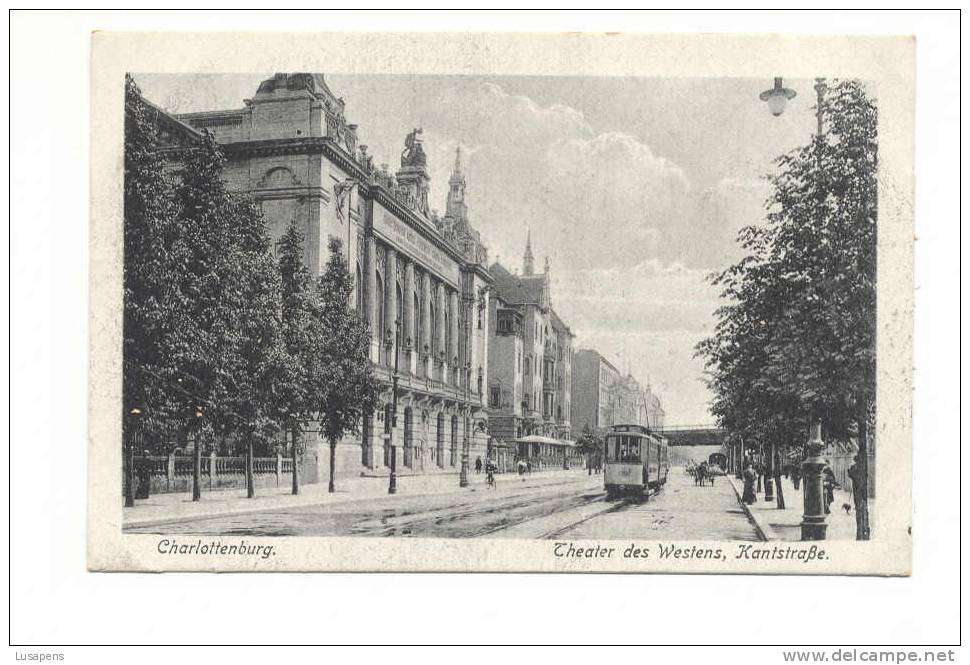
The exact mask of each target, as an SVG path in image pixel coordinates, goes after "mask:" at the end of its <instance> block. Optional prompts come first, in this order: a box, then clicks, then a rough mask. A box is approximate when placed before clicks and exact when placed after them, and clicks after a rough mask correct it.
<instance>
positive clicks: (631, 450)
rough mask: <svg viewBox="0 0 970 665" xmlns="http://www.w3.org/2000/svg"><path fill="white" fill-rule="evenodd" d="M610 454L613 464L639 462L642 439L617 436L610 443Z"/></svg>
mask: <svg viewBox="0 0 970 665" xmlns="http://www.w3.org/2000/svg"><path fill="white" fill-rule="evenodd" d="M609 453H610V458H611V461H613V462H639V461H640V439H638V438H637V437H635V436H617V437H614V438H613V440H612V441H611V442H610V446H609Z"/></svg>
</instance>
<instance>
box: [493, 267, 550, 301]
mask: <svg viewBox="0 0 970 665" xmlns="http://www.w3.org/2000/svg"><path fill="white" fill-rule="evenodd" d="M488 271H489V272H490V273H491V275H492V278H493V279H494V280H495V290H496V291H497V292H498V295H499V297H500V298H501V299H502V300H504V301H505V302H507V303H508V304H510V305H537V306H540V307H541V306H542V304H543V302H542V295H543V292H544V291H545V288H546V276H545V275H531V276H526V275H513V274H512V273H510V272H509V271H508V270H506V269H505V267H503V266H502V264H500V263H498V262H496V263H493V264H492V266H491V267H490V268H489V269H488Z"/></svg>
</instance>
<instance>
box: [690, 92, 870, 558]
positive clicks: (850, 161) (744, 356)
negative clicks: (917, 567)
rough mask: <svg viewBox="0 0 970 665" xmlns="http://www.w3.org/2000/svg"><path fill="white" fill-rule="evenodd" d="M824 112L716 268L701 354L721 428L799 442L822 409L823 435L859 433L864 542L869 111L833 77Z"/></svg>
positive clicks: (865, 534) (859, 523) (861, 96)
mask: <svg viewBox="0 0 970 665" xmlns="http://www.w3.org/2000/svg"><path fill="white" fill-rule="evenodd" d="M822 113H823V118H824V119H825V121H826V125H827V130H826V131H825V133H824V134H823V135H821V136H817V137H816V138H815V140H814V141H813V142H812V144H810V145H806V146H803V147H801V148H798V149H796V150H794V151H793V152H791V153H789V154H787V155H784V156H782V157H781V158H779V160H778V162H777V164H778V167H779V170H778V172H777V173H776V174H775V175H774V176H772V177H771V178H770V180H771V182H772V184H773V186H774V192H773V194H772V195H771V197H770V199H769V201H768V214H767V219H766V222H765V224H764V225H763V226H755V227H747V228H745V229H743V230H742V232H741V233H740V234H739V241H740V243H741V245H742V247H743V248H744V249H745V250H746V256H745V257H744V258H743V259H741V261H739V262H738V263H737V264H735V265H733V266H731V267H729V268H728V269H727V270H725V271H724V272H722V273H720V274H718V275H716V276H715V277H714V278H713V282H714V283H715V284H717V285H719V286H720V287H721V288H722V294H721V295H722V297H723V298H724V299H725V300H726V301H727V304H725V305H724V306H723V307H721V308H720V309H719V310H718V312H717V314H716V316H717V319H718V322H717V326H716V328H715V331H714V335H713V336H712V337H711V338H709V339H707V340H704V341H702V342H701V343H700V344H699V345H698V353H699V354H701V355H703V356H704V357H705V358H706V361H707V368H708V376H709V385H710V387H711V389H712V391H713V393H714V400H713V403H712V410H713V412H714V414H715V416H716V417H717V418H718V419H719V421H720V423H721V424H722V426H724V427H726V428H727V429H728V430H730V431H732V432H735V433H738V434H742V435H746V438H749V439H750V438H754V439H756V440H760V441H762V442H772V443H774V442H781V443H782V444H783V445H784V444H788V445H798V444H800V443H802V442H803V441H804V433H805V431H806V429H807V425H808V423H809V422H811V421H813V420H816V419H820V420H821V421H822V423H823V427H824V429H825V431H826V433H827V436H828V437H829V438H830V439H836V440H843V441H845V440H847V439H849V438H850V437H852V438H855V439H856V440H857V442H858V454H857V456H856V465H855V468H854V469H853V476H854V478H855V480H854V482H853V494H854V501H855V504H856V527H857V528H856V537H857V538H858V539H860V540H866V539H868V538H869V535H870V533H869V531H870V530H869V514H868V503H867V491H868V488H867V476H868V474H867V464H868V457H867V453H868V445H869V438H870V437H869V433H870V431H871V428H872V422H873V418H874V412H873V411H874V404H875V335H876V318H875V317H876V289H875V280H876V221H877V219H876V214H877V213H876V210H877V199H876V171H877V135H876V125H877V123H876V120H877V115H876V107H875V104H874V103H873V101H872V100H871V99H869V98H868V96H867V95H866V93H865V90H864V88H863V86H862V85H861V84H860V83H859V82H857V81H842V82H839V83H838V84H837V85H836V86H835V87H834V88H833V89H832V90H831V91H830V92H829V94H828V96H827V97H826V98H825V100H824V101H823V107H822Z"/></svg>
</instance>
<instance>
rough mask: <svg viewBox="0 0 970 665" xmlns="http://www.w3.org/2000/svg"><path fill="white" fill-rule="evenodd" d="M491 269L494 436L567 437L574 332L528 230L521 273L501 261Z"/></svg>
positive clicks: (490, 404) (490, 402)
mask: <svg viewBox="0 0 970 665" xmlns="http://www.w3.org/2000/svg"><path fill="white" fill-rule="evenodd" d="M489 273H490V275H491V276H492V278H493V280H494V284H493V292H494V293H493V296H492V298H491V299H490V301H489V302H490V309H489V358H488V365H489V368H490V372H489V384H488V397H489V399H488V408H489V423H490V425H491V433H492V436H493V437H495V438H496V439H499V440H503V441H510V440H512V439H517V438H520V437H523V436H529V435H533V434H535V435H540V436H546V437H549V438H555V439H565V440H568V439H570V438H571V437H572V422H571V420H570V414H571V406H572V397H571V394H570V390H571V385H572V355H573V339H574V337H575V336H574V335H573V333H572V331H571V330H570V329H569V327H568V326H567V325H566V324H565V323H564V322H563V321H562V319H561V318H560V317H559V316H558V315H557V314H556V312H555V310H554V309H553V307H552V298H551V294H550V289H549V263H548V261H547V262H546V265H545V269H544V271H543V272H542V273H540V274H537V273H536V272H535V257H534V256H533V254H532V238H531V234H529V235H528V236H527V239H526V247H525V254H524V256H523V261H522V274H521V275H519V274H514V273H512V272H510V271H509V270H508V269H507V268H505V267H504V266H502V265H501V264H500V263H497V262H496V263H494V264H492V266H491V267H490V268H489Z"/></svg>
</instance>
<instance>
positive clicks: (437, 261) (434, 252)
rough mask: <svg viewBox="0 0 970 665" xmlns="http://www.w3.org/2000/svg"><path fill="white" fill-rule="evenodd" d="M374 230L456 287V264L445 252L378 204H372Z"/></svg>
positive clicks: (457, 277)
mask: <svg viewBox="0 0 970 665" xmlns="http://www.w3.org/2000/svg"><path fill="white" fill-rule="evenodd" d="M374 231H376V232H377V233H378V235H380V236H381V237H382V238H384V239H385V240H387V241H388V242H390V243H391V244H392V245H394V247H396V248H397V249H398V250H399V251H401V252H403V253H404V254H407V255H408V256H410V257H411V258H413V259H414V260H415V261H417V262H419V263H421V264H423V265H424V266H425V267H426V268H428V269H430V270H431V272H433V273H435V274H437V275H438V276H440V277H441V278H442V279H443V280H444V281H446V282H449V283H450V284H451V285H452V286H454V287H458V283H459V275H460V273H459V270H458V264H457V263H456V262H455V261H453V260H452V259H451V258H450V257H449V256H448V255H447V254H445V253H444V252H443V251H441V250H440V249H438V248H437V247H435V246H434V244H433V243H432V242H431V241H430V240H428V239H427V238H425V237H424V236H422V235H421V234H420V233H418V232H417V231H416V230H415V229H413V228H411V227H410V226H408V225H407V223H405V222H403V221H401V220H400V219H398V218H397V217H396V216H394V214H393V213H391V212H389V211H388V210H385V209H384V208H383V207H381V206H380V205H378V204H376V203H375V205H374Z"/></svg>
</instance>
